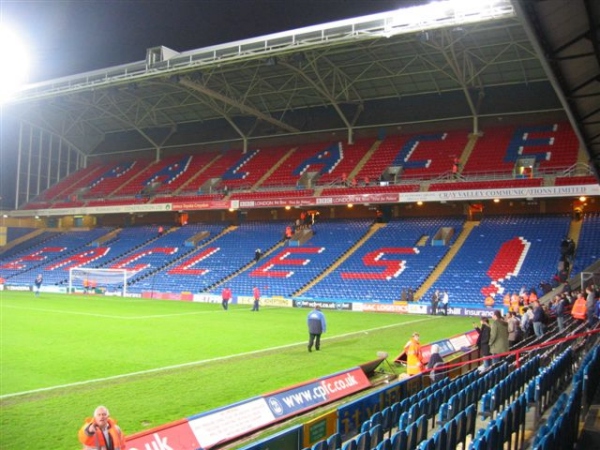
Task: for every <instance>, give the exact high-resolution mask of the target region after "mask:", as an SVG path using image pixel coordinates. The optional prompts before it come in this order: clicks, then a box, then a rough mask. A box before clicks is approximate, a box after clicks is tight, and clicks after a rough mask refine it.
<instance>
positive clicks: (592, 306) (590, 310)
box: [585, 286, 596, 328]
mask: <svg viewBox="0 0 600 450" xmlns="http://www.w3.org/2000/svg"><path fill="white" fill-rule="evenodd" d="M585 292H586V294H587V296H586V299H585V308H586V313H587V326H588V328H593V326H594V312H595V311H596V292H595V290H594V288H593V286H588V287H587V288H586V289H585Z"/></svg>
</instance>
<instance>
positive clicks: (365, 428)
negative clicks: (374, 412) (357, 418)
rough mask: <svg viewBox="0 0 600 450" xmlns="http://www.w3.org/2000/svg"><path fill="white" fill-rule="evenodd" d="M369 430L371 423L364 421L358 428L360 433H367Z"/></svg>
mask: <svg viewBox="0 0 600 450" xmlns="http://www.w3.org/2000/svg"><path fill="white" fill-rule="evenodd" d="M370 429H371V421H370V420H365V421H364V422H363V423H362V425H361V426H360V432H361V433H367V432H368V431H369V430H370Z"/></svg>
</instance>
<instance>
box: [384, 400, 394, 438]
mask: <svg viewBox="0 0 600 450" xmlns="http://www.w3.org/2000/svg"><path fill="white" fill-rule="evenodd" d="M392 416H393V412H392V408H391V407H390V406H388V407H386V408H383V411H381V426H382V428H383V432H384V433H388V432H389V433H391V431H392V426H393V424H394V423H395V422H392Z"/></svg>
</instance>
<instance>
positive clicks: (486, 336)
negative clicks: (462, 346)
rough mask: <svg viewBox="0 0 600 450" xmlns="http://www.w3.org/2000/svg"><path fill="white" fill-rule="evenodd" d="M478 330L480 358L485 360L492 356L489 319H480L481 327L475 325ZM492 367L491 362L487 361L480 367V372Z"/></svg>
mask: <svg viewBox="0 0 600 450" xmlns="http://www.w3.org/2000/svg"><path fill="white" fill-rule="evenodd" d="M473 326H474V327H475V329H476V330H477V333H478V336H477V343H476V345H477V348H478V349H479V357H480V358H484V357H486V356H490V321H489V319H488V318H487V317H482V318H481V319H480V326H479V327H477V326H476V325H475V324H473ZM489 366H490V360H489V359H486V360H485V361H483V364H482V365H480V366H479V370H480V371H483V370H485V369H487V368H488V367H489Z"/></svg>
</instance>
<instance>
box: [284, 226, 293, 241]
mask: <svg viewBox="0 0 600 450" xmlns="http://www.w3.org/2000/svg"><path fill="white" fill-rule="evenodd" d="M293 235H294V232H293V231H292V227H291V226H289V225H288V226H287V227H285V239H286V240H287V241H289V240H290V239H291V238H292V236H293Z"/></svg>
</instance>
